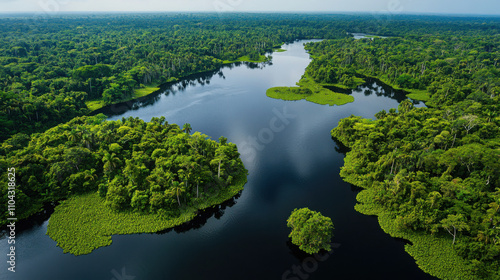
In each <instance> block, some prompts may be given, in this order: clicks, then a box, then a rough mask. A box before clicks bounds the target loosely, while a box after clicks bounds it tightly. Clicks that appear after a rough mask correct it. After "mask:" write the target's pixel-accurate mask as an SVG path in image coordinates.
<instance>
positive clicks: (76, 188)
mask: <svg viewBox="0 0 500 280" xmlns="http://www.w3.org/2000/svg"><path fill="white" fill-rule="evenodd" d="M105 119H106V117H105V116H104V115H97V116H93V117H88V116H87V117H78V118H75V119H73V120H72V121H70V122H69V123H65V124H60V125H58V126H56V127H54V128H51V129H49V130H47V131H46V132H44V133H41V134H33V135H31V136H30V138H29V139H13V140H12V141H7V142H6V145H4V146H2V149H3V152H4V153H5V154H6V155H7V157H1V158H0V163H2V164H6V165H8V166H12V167H14V168H15V170H16V172H17V173H18V174H20V175H22V176H19V178H20V179H19V181H18V185H19V187H18V189H17V191H18V192H17V193H18V196H17V198H18V199H17V201H16V208H17V209H16V210H17V211H18V212H19V213H20V215H21V217H23V218H24V217H26V216H28V215H29V214H32V213H36V212H38V211H41V210H42V205H44V204H47V203H55V202H60V201H62V202H61V204H60V205H59V206H57V207H56V209H55V212H54V214H53V215H52V217H51V218H50V221H49V225H48V231H47V234H48V235H49V236H50V237H51V238H53V239H54V240H55V241H57V243H58V245H59V246H60V247H61V248H63V250H64V252H69V253H72V254H75V255H80V254H88V253H90V252H91V251H92V250H94V249H96V248H98V247H101V246H105V245H109V244H110V243H111V235H113V234H129V233H140V232H157V231H160V230H164V229H167V228H171V227H174V226H177V225H180V224H182V223H184V222H186V221H189V220H191V219H193V218H194V217H195V216H196V215H197V211H198V210H202V209H205V208H208V207H211V206H214V205H218V204H220V203H222V202H224V201H226V200H228V199H230V198H232V197H233V196H235V195H236V194H237V193H238V192H240V191H241V190H242V189H243V186H244V184H245V183H246V175H247V170H246V169H245V168H244V166H243V163H242V161H241V159H240V158H239V153H238V150H237V147H236V145H235V144H233V143H229V142H227V139H226V138H224V137H220V138H219V141H218V142H216V141H213V140H211V139H209V137H208V136H207V135H204V134H201V133H199V132H196V133H193V134H191V131H192V128H191V125H190V124H185V125H184V126H183V127H182V129H181V128H180V127H179V126H178V125H176V124H169V123H168V122H166V120H165V118H164V117H161V118H153V119H152V120H151V121H150V122H145V121H143V120H141V119H139V118H128V119H125V118H124V119H122V120H119V121H105ZM14 140H15V141H16V143H14ZM19 142H25V145H24V148H22V149H16V147H15V145H12V144H19ZM3 195H6V194H3ZM6 216H7V213H6V212H4V213H2V220H3V221H6V218H7V217H6Z"/></svg>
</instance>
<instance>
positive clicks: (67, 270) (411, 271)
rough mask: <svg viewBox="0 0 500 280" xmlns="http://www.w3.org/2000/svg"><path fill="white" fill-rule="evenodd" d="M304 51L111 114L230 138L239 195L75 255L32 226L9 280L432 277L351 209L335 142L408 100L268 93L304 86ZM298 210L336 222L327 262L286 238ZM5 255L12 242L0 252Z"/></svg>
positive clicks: (191, 83) (391, 94) (0, 245)
mask: <svg viewBox="0 0 500 280" xmlns="http://www.w3.org/2000/svg"><path fill="white" fill-rule="evenodd" d="M302 43H303V41H301V42H296V43H293V44H289V45H285V46H284V47H283V48H285V49H286V50H287V51H286V52H282V53H274V54H273V60H272V64H270V63H268V64H238V65H232V66H226V67H224V68H222V69H220V70H219V71H215V72H212V73H205V74H202V75H198V76H194V77H192V78H191V79H187V80H185V81H183V82H181V83H178V84H174V85H169V86H165V87H164V88H163V89H162V91H161V92H160V93H158V94H156V95H153V96H148V97H146V98H143V99H142V100H141V101H139V102H132V103H130V104H121V105H117V106H112V107H110V108H107V109H106V110H103V112H105V113H106V114H108V115H109V116H110V118H109V119H111V120H116V119H121V118H122V117H128V116H134V117H139V118H141V119H144V120H146V121H149V120H150V119H151V118H152V117H158V116H165V117H166V118H167V120H168V121H169V123H177V124H179V125H180V126H182V125H183V124H184V123H190V124H191V125H192V127H193V130H194V131H201V132H202V133H205V134H207V135H209V136H211V137H212V138H213V139H217V138H219V136H221V135H223V136H225V137H227V138H228V139H229V141H231V142H234V143H236V144H237V145H238V147H239V149H240V152H241V154H242V155H241V157H242V160H243V162H244V164H245V166H246V168H247V169H248V171H249V175H248V183H247V184H246V186H245V189H244V190H243V192H242V193H241V195H240V196H238V197H237V198H235V199H233V200H232V201H229V202H228V203H225V204H224V205H223V206H221V207H216V208H215V209H211V210H208V211H206V212H204V213H203V214H202V215H200V217H198V218H197V219H196V220H195V221H194V222H191V223H190V224H188V225H185V226H182V227H179V228H176V229H174V230H169V231H166V232H162V233H157V234H133V235H120V236H113V244H112V245H111V246H108V247H103V248H99V249H97V250H95V251H94V252H92V253H91V254H89V255H84V256H78V257H76V256H73V255H70V254H63V252H62V249H61V248H59V247H57V246H56V243H55V242H54V241H53V240H52V239H50V238H49V237H48V236H47V235H46V234H45V233H46V230H47V223H48V220H47V217H44V216H41V217H39V218H38V219H31V220H30V221H27V222H25V223H24V225H23V229H22V230H20V231H18V233H17V236H16V239H17V242H16V249H17V250H16V251H17V265H16V271H17V272H16V273H10V272H7V268H6V264H5V261H3V262H2V265H1V266H2V267H1V272H0V278H1V279H30V280H31V279H54V280H58V279H68V280H77V279H92V280H94V279H103V280H110V279H115V280H122V279H126V280H132V279H135V280H139V279H172V280H177V279H231V280H233V279H235V280H237V279H252V280H257V279H258V280H264V279H290V280H299V279H431V277H430V276H428V275H426V274H425V273H423V272H422V271H421V270H420V269H418V267H417V265H416V264H415V262H414V260H413V259H412V258H411V257H410V256H409V255H408V254H407V253H406V252H405V251H404V244H405V242H404V241H403V240H399V239H394V238H391V237H390V236H389V235H387V234H385V233H384V232H383V231H382V229H380V227H379V225H378V222H377V220H376V218H375V217H370V216H365V215H362V214H359V213H357V212H356V211H355V210H354V205H355V202H356V200H355V197H356V194H357V191H358V190H356V188H354V187H353V186H351V185H350V184H348V183H345V182H344V181H342V179H341V178H340V176H339V170H340V167H341V166H342V165H343V158H344V154H342V153H341V152H340V149H339V147H338V146H337V145H336V143H335V142H334V141H333V140H332V139H331V137H330V130H331V129H332V128H334V127H335V126H336V125H337V123H338V121H339V120H340V119H341V118H345V117H348V116H349V115H351V114H353V115H360V116H363V117H367V118H373V115H374V114H375V113H377V112H378V111H380V110H382V109H385V110H386V111H388V110H389V109H390V108H396V107H397V106H398V102H400V101H401V100H403V99H404V98H405V97H404V96H403V95H402V94H401V93H399V92H395V91H392V90H391V89H390V88H387V87H385V86H382V85H380V84H377V82H375V81H369V82H367V84H366V85H364V86H361V87H359V88H358V89H356V90H354V91H352V93H351V94H352V95H353V96H354V98H355V101H354V102H353V103H350V104H347V105H343V106H332V107H331V106H328V105H318V104H314V103H310V102H307V101H304V100H302V101H282V100H275V99H271V98H268V97H266V94H265V92H266V89H268V88H269V87H273V86H292V85H294V84H295V82H297V81H298V80H299V79H300V77H301V75H302V74H303V72H304V69H305V67H306V66H307V65H308V63H309V61H310V59H309V55H308V54H307V53H306V52H305V51H304V49H303V45H302ZM349 93H350V92H349ZM416 106H423V104H418V105H416ZM129 107H131V108H130V109H129ZM300 207H309V208H310V209H312V210H315V211H320V212H321V213H322V214H323V215H325V216H328V217H331V218H332V221H333V223H334V225H335V230H334V239H333V242H334V247H335V248H334V249H333V251H332V252H331V253H330V254H329V255H326V256H325V255H321V256H317V257H316V258H312V257H308V256H306V255H304V254H301V253H300V252H299V251H297V248H296V247H294V246H293V245H290V243H289V242H288V234H289V229H288V228H287V226H286V220H287V218H288V216H289V215H290V212H291V211H292V210H293V209H294V208H300ZM6 247H7V241H6V239H5V238H3V239H2V240H0V249H1V250H0V251H1V252H6V251H7V248H6ZM4 259H6V257H5V256H4ZM133 277H135V278H133Z"/></svg>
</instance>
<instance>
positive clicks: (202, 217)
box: [155, 191, 243, 235]
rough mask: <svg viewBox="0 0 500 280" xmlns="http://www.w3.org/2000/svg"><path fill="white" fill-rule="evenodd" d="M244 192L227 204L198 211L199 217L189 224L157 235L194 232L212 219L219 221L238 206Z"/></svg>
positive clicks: (227, 201) (229, 200)
mask: <svg viewBox="0 0 500 280" xmlns="http://www.w3.org/2000/svg"><path fill="white" fill-rule="evenodd" d="M242 192H243V191H240V192H239V193H237V194H236V195H235V196H233V197H232V198H230V199H228V200H226V201H225V202H223V203H221V204H219V205H216V206H212V207H209V208H207V209H204V210H200V211H198V215H197V216H196V217H195V218H194V219H192V220H191V221H189V222H185V223H183V224H182V225H179V226H176V227H173V228H169V229H166V230H162V231H158V232H156V233H155V234H160V235H161V234H166V233H169V232H171V231H172V230H173V231H175V232H177V233H183V232H187V231H189V230H192V229H199V228H201V227H202V226H203V225H205V224H206V223H207V221H208V219H210V218H212V217H215V218H216V219H217V220H219V219H220V218H221V217H222V216H223V215H224V212H225V210H226V209H227V208H230V207H233V206H234V205H236V200H238V198H239V197H240V196H241V193H242Z"/></svg>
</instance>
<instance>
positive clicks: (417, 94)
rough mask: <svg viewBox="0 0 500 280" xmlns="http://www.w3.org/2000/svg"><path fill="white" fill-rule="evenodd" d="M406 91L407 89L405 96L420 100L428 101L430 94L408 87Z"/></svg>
mask: <svg viewBox="0 0 500 280" xmlns="http://www.w3.org/2000/svg"><path fill="white" fill-rule="evenodd" d="M407 91H409V92H410V93H409V94H407V95H406V96H408V97H409V98H411V99H414V100H420V101H429V99H431V96H430V95H429V93H428V92H427V91H425V90H418V89H410V90H407Z"/></svg>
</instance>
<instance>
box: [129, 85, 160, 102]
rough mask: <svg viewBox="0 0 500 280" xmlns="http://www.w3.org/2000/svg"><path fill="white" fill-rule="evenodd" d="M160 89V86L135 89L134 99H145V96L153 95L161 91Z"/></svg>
mask: <svg viewBox="0 0 500 280" xmlns="http://www.w3.org/2000/svg"><path fill="white" fill-rule="evenodd" d="M159 89H160V88H159V87H158V86H146V87H143V88H138V89H135V90H134V94H133V95H132V99H136V98H139V97H143V96H146V95H148V94H150V93H153V92H155V91H157V90H159Z"/></svg>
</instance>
